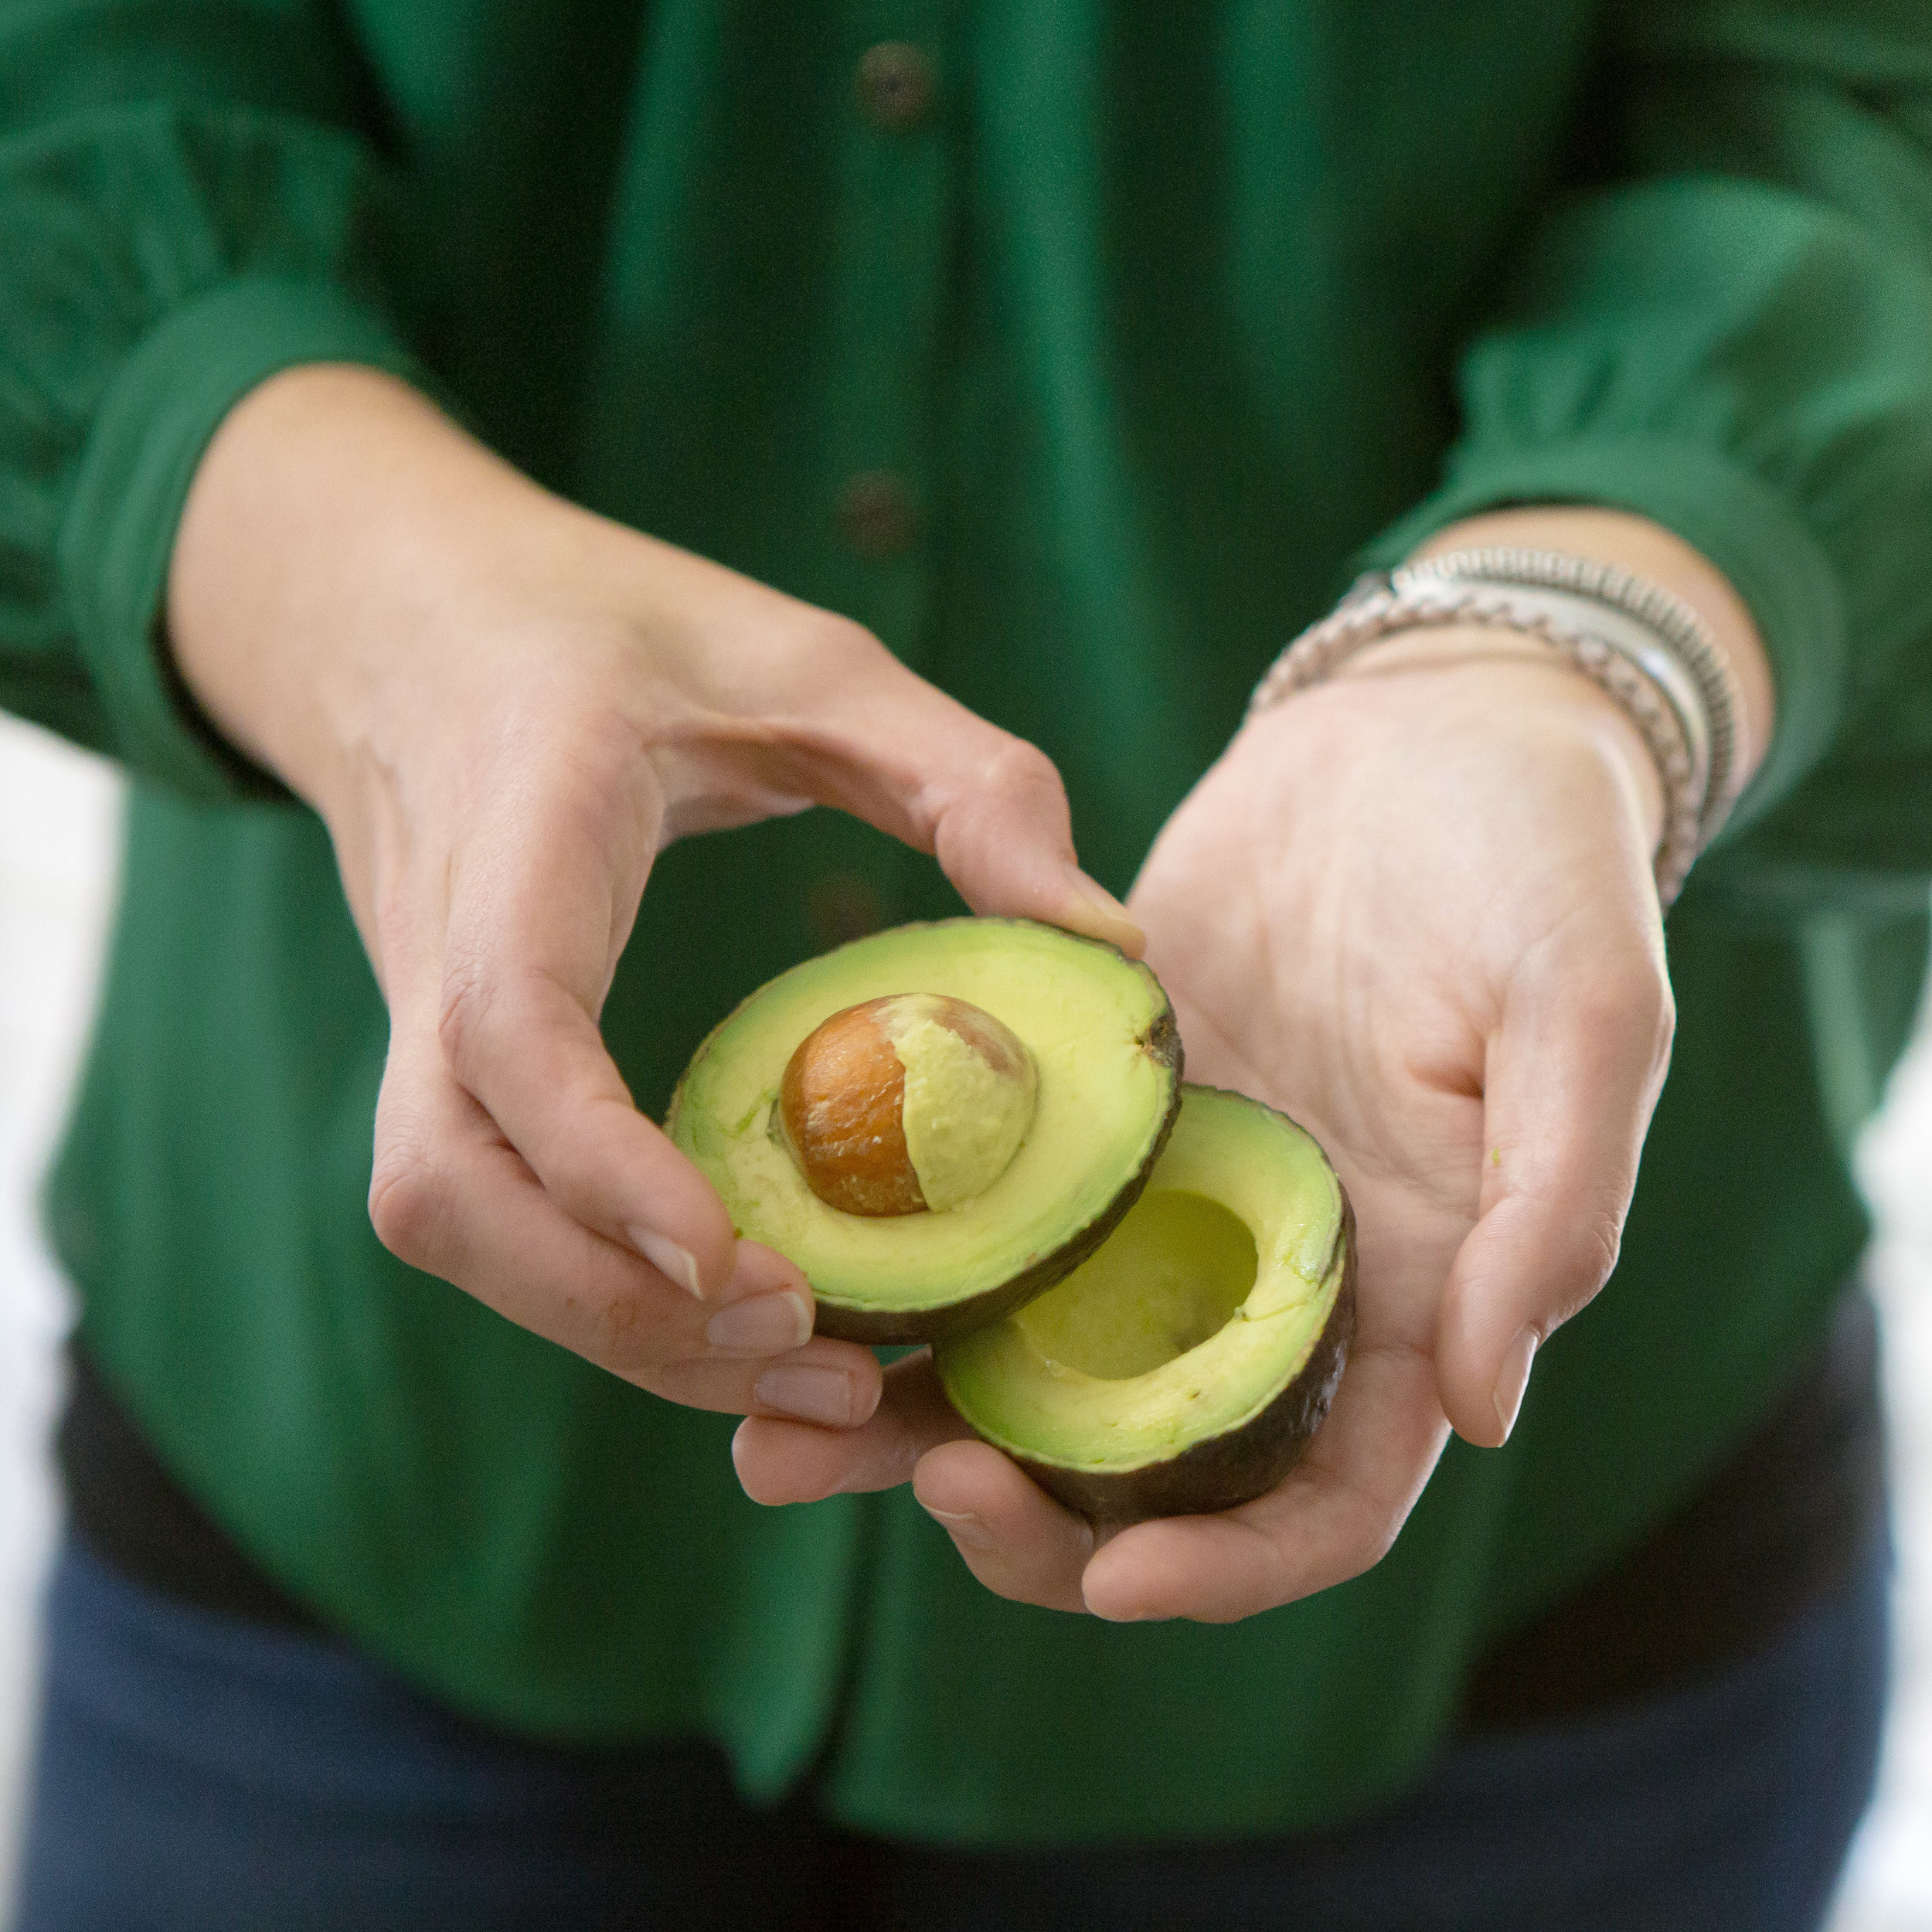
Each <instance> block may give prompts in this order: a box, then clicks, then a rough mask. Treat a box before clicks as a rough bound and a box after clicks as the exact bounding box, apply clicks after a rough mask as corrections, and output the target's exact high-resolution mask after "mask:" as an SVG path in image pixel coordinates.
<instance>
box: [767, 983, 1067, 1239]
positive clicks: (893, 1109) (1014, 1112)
mask: <svg viewBox="0 0 1932 1932" xmlns="http://www.w3.org/2000/svg"><path fill="white" fill-rule="evenodd" d="M1038 1098H1039V1070H1038V1068H1037V1066H1036V1065H1035V1063H1034V1060H1033V1056H1032V1054H1031V1053H1029V1052H1028V1051H1027V1049H1026V1046H1025V1045H1024V1043H1022V1041H1021V1040H1020V1039H1019V1038H1018V1037H1017V1036H1015V1034H1014V1033H1013V1032H1012V1029H1010V1028H1009V1027H1008V1026H1005V1025H1004V1024H1003V1023H1002V1022H1001V1021H999V1020H998V1019H995V1017H994V1016H993V1015H992V1014H991V1013H989V1012H986V1011H985V1009H983V1008H981V1007H978V1006H975V1005H973V1004H971V1002H969V1001H967V1000H963V999H957V998H953V997H951V995H946V994H938V993H897V994H889V995H886V996H884V997H883V998H875V999H869V1000H865V1001H862V1002H860V1003H859V1005H855V1006H848V1007H845V1008H843V1009H841V1010H840V1011H839V1012H835V1013H834V1014H832V1015H831V1016H830V1018H828V1019H826V1020H825V1021H823V1022H821V1024H820V1025H819V1026H817V1027H815V1029H813V1030H812V1031H811V1032H810V1033H809V1034H808V1035H807V1036H806V1037H805V1038H804V1039H803V1040H801V1042H800V1043H799V1044H798V1047H797V1049H795V1050H794V1053H792V1056H791V1059H790V1060H788V1061H787V1063H786V1066H785V1070H784V1078H783V1080H781V1083H780V1088H779V1104H778V1107H777V1114H776V1124H777V1127H778V1129H779V1131H780V1134H781V1138H782V1139H783V1141H784V1145H785V1147H786V1148H787V1150H788V1151H789V1152H790V1153H791V1158H792V1159H793V1160H794V1162H796V1163H797V1165H798V1172H799V1173H800V1174H801V1175H802V1176H803V1178H804V1182H805V1185H807V1186H808V1187H809V1188H810V1189H811V1191H812V1192H813V1193H814V1194H815V1195H816V1196H818V1199H820V1200H821V1201H823V1202H825V1204H826V1206H828V1207H833V1208H836V1209H839V1210H840V1211H841V1212H842V1213H846V1214H855V1215H864V1216H872V1217H879V1218H883V1217H886V1216H896V1215H903V1214H920V1213H931V1212H943V1211H944V1209H948V1208H953V1207H957V1206H961V1205H963V1204H964V1202H968V1201H971V1200H976V1199H978V1197H979V1196H981V1195H982V1194H984V1193H985V1192H986V1190H987V1189H988V1188H989V1187H991V1186H992V1184H993V1183H994V1182H995V1181H996V1180H998V1179H999V1177H1000V1175H1002V1174H1003V1173H1005V1171H1006V1169H1007V1168H1008V1167H1009V1166H1010V1165H1012V1159H1013V1157H1014V1155H1015V1154H1016V1153H1018V1152H1019V1148H1020V1145H1021V1144H1022V1141H1025V1139H1026V1134H1027V1132H1028V1130H1029V1128H1031V1127H1032V1124H1033V1115H1034V1111H1035V1108H1036V1104H1037V1102H1038Z"/></svg>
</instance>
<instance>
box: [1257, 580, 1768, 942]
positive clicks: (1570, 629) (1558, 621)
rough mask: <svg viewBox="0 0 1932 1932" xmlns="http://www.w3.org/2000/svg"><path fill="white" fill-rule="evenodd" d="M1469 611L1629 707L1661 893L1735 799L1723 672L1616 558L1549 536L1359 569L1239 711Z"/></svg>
mask: <svg viewBox="0 0 1932 1932" xmlns="http://www.w3.org/2000/svg"><path fill="white" fill-rule="evenodd" d="M1444 624H1475V625H1481V626H1484V627H1486V628H1495V629H1504V630H1509V631H1519V632H1521V633H1522V634H1525V635H1527V636H1529V637H1532V638H1536V639H1537V640H1538V641H1540V642H1541V643H1543V644H1544V645H1547V646H1548V647H1549V648H1550V649H1551V650H1553V651H1555V652H1556V653H1557V654H1558V655H1560V657H1562V658H1563V659H1564V660H1565V661H1566V662H1567V663H1569V664H1570V665H1572V666H1573V667H1574V668H1576V669H1577V670H1578V671H1580V672H1582V673H1583V675H1584V676H1585V677H1587V678H1588V679H1590V681H1591V682H1593V683H1594V684H1595V685H1597V686H1599V687H1600V689H1602V690H1603V691H1604V692H1607V694H1608V696H1610V697H1611V699H1614V701H1615V702H1616V703H1617V705H1618V706H1621V709H1623V710H1624V712H1625V713H1628V716H1629V717H1630V719H1631V723H1633V724H1634V726H1636V727H1637V730H1638V733H1639V735H1640V736H1641V737H1642V739H1643V740H1644V743H1645V748H1646V749H1647V750H1648V751H1649V753H1650V755H1651V759H1652V760H1654V761H1655V764H1656V767H1657V774H1658V778H1659V780H1660V781H1662V785H1663V791H1664V828H1663V835H1662V838H1661V840H1660V841H1659V842H1658V849H1657V856H1656V862H1655V871H1656V879H1657V893H1658V898H1659V900H1661V901H1662V903H1664V904H1665V905H1666V906H1668V905H1669V904H1670V903H1671V902H1672V900H1674V899H1675V897H1676V896H1677V894H1678V892H1679V889H1680V888H1681V887H1682V885H1683V883H1684V879H1685V874H1687V873H1688V872H1689V870H1690V869H1691V866H1692V862H1694V861H1695V860H1696V857H1697V855H1698V854H1699V852H1702V850H1703V849H1704V847H1705V846H1706V845H1708V844H1709V842H1710V841H1711V840H1712V839H1713V838H1714V837H1715V836H1716V834H1717V832H1718V829H1719V827H1720V826H1721V825H1723V822H1724V820H1725V818H1726V817H1727V816H1728V815H1729V813H1730V808H1731V806H1732V804H1733V801H1735V799H1736V791H1737V784H1736V778H1737V759H1736V721H1737V718H1738V716H1739V712H1740V706H1741V704H1742V698H1741V695H1740V691H1739V688H1738V685H1737V680H1736V674H1735V673H1734V672H1733V671H1732V669H1731V668H1730V664H1729V662H1727V661H1726V658H1725V657H1724V655H1723V652H1722V651H1719V649H1718V648H1717V645H1716V641H1715V640H1714V639H1713V637H1712V636H1711V634H1710V631H1709V628H1708V627H1707V626H1706V624H1705V623H1704V621H1703V620H1702V618H1701V617H1699V616H1698V614H1696V611H1693V610H1692V608H1691V607H1690V606H1689V604H1685V602H1684V601H1683V600H1682V598H1681V597H1675V596H1673V595H1672V594H1671V593H1670V592H1669V591H1668V590H1665V589H1663V588H1662V587H1661V586H1660V585H1658V584H1654V583H1647V582H1645V580H1643V579H1642V578H1641V577H1634V576H1633V575H1632V574H1631V573H1630V572H1629V571H1628V570H1619V569H1617V567H1616V566H1614V565H1611V564H1606V563H1595V562H1593V561H1592V560H1590V559H1588V558H1585V557H1577V556H1567V555H1565V554H1563V553H1561V552H1558V551H1553V550H1529V549H1475V550H1455V551H1450V552H1447V553H1444V555H1442V556H1433V557H1427V558H1424V559H1423V560H1420V562H1417V563H1406V564H1404V565H1403V566H1402V567H1401V568H1400V570H1396V571H1395V572H1393V573H1392V574H1391V575H1389V576H1386V577H1383V576H1375V577H1365V578H1363V579H1362V580H1361V581H1360V582H1359V583H1357V584H1356V585H1355V588H1354V589H1353V590H1351V591H1350V592H1349V595H1348V596H1347V597H1345V598H1343V600H1342V602H1341V603H1340V604H1338V606H1337V607H1335V611H1333V612H1332V614H1330V615H1329V616H1328V617H1325V618H1323V619H1322V620H1321V622H1320V623H1318V624H1314V625H1311V627H1310V628H1308V630H1306V631H1304V632H1303V633H1302V634H1301V636H1300V637H1298V638H1296V639H1295V641H1294V642H1293V643H1292V644H1291V645H1289V646H1288V648H1287V650H1285V651H1283V652H1282V654H1281V656H1280V657H1279V658H1277V659H1276V660H1275V662H1274V665H1272V666H1271V667H1270V668H1269V670H1268V672H1267V675H1265V676H1264V678H1263V679H1262V680H1261V682H1260V684H1258V685H1257V686H1256V687H1255V691H1254V696H1253V698H1252V699H1250V702H1249V706H1248V709H1249V711H1250V714H1252V713H1254V712H1256V711H1261V710H1265V709H1267V707H1268V706H1270V705H1273V704H1276V703H1278V702H1280V701H1281V699H1283V698H1285V697H1287V696H1289V694H1290V693H1291V692H1296V691H1300V690H1302V689H1305V688H1306V687H1307V686H1308V685H1314V684H1319V683H1321V682H1323V681H1324V680H1325V679H1327V678H1329V677H1331V676H1332V675H1334V673H1335V671H1336V670H1338V668H1340V666H1341V665H1342V664H1343V663H1344V662H1345V661H1346V660H1347V659H1349V658H1352V657H1353V656H1354V655H1355V653H1356V652H1357V651H1362V650H1364V649H1366V648H1367V647H1368V646H1369V645H1372V644H1376V643H1378V642H1379V641H1381V640H1382V639H1383V638H1389V637H1393V636H1396V635H1397V634H1400V633H1401V632H1403V631H1414V630H1420V629H1424V628H1434V627H1436V626H1439V625H1444Z"/></svg>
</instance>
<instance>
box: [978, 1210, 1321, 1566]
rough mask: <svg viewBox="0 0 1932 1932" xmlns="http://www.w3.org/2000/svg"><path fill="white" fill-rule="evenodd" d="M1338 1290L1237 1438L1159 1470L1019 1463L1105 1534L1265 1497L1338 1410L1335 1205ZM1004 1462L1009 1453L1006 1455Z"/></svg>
mask: <svg viewBox="0 0 1932 1932" xmlns="http://www.w3.org/2000/svg"><path fill="white" fill-rule="evenodd" d="M1337 1238H1338V1240H1339V1241H1340V1242H1341V1243H1342V1250H1343V1258H1342V1286H1341V1288H1340V1290H1339V1291H1338V1293H1337V1294H1336V1296H1335V1307H1334V1308H1333V1309H1332V1311H1330V1313H1329V1315H1328V1323H1327V1325H1326V1326H1325V1328H1323V1329H1322V1331H1321V1335H1320V1337H1319V1338H1318V1339H1317V1341H1316V1342H1315V1347H1314V1349H1312V1350H1311V1352H1310V1354H1309V1356H1308V1362H1307V1363H1306V1364H1305V1365H1304V1367H1303V1369H1302V1370H1301V1373H1300V1374H1299V1375H1298V1376H1296V1377H1295V1379H1294V1380H1293V1381H1292V1382H1291V1383H1289V1384H1288V1386H1287V1387H1286V1388H1285V1389H1283V1390H1282V1391H1281V1393H1280V1394H1279V1395H1278V1396H1276V1397H1275V1399H1274V1400H1273V1401H1272V1402H1270V1403H1269V1404H1268V1406H1267V1407H1266V1408H1265V1409H1264V1410H1262V1411H1261V1413H1260V1414H1259V1415H1257V1416H1255V1417H1252V1418H1250V1420H1248V1421H1247V1422H1245V1423H1242V1424H1241V1426H1240V1427H1239V1428H1236V1429H1228V1430H1223V1432H1222V1433H1221V1434H1219V1435H1218V1436H1209V1437H1207V1438H1206V1439H1205V1440H1202V1441H1200V1442H1196V1443H1194V1444H1190V1445H1189V1447H1187V1448H1186V1449H1185V1450H1183V1451H1182V1452H1181V1454H1179V1455H1178V1456H1175V1457H1174V1458H1172V1459H1171V1460H1169V1461H1166V1462H1155V1463H1148V1464H1146V1465H1145V1467H1144V1468H1139V1469H1130V1470H1121V1471H1114V1472H1112V1473H1101V1472H1100V1471H1085V1470H1080V1469H1069V1468H1066V1467H1065V1466H1064V1465H1063V1464H1053V1463H1039V1462H1033V1461H1029V1459H1028V1458H1026V1457H1024V1456H1015V1457H1014V1458H1013V1460H1014V1461H1015V1462H1017V1463H1018V1464H1019V1466H1020V1467H1021V1468H1022V1469H1024V1470H1025V1471H1026V1473H1027V1475H1029V1476H1031V1477H1032V1479H1033V1480H1034V1481H1036V1483H1038V1484H1039V1486H1040V1487H1041V1488H1043V1489H1044V1490H1045V1491H1046V1493H1047V1494H1048V1495H1049V1496H1051V1497H1053V1499H1054V1500H1055V1501H1056V1502H1060V1503H1063V1504H1064V1505H1066V1507H1067V1508H1068V1509H1071V1510H1074V1511H1076V1512H1078V1513H1079V1514H1080V1515H1083V1516H1084V1517H1086V1518H1087V1520H1088V1521H1089V1522H1093V1523H1095V1524H1097V1525H1101V1526H1106V1527H1108V1528H1120V1527H1124V1526H1125V1525H1127V1524H1128V1523H1136V1522H1145V1520H1146V1519H1148V1517H1150V1516H1200V1515H1209V1514H1211V1513H1212V1512H1214V1511H1216V1510H1218V1509H1233V1507H1234V1506H1235V1505H1236V1504H1237V1503H1243V1502H1252V1501H1253V1499H1254V1498H1256V1497H1257V1496H1260V1495H1266V1494H1267V1492H1268V1491H1269V1490H1270V1489H1272V1488H1274V1485H1276V1484H1277V1483H1278V1482H1279V1481H1281V1478H1283V1477H1284V1476H1285V1475H1287V1473H1288V1471H1290V1470H1291V1469H1292V1468H1294V1465H1295V1464H1296V1463H1297V1462H1298V1461H1300V1460H1301V1452H1302V1451H1303V1450H1304V1449H1305V1448H1306V1447H1308V1441H1309V1438H1310V1437H1312V1436H1313V1435H1314V1434H1315V1431H1316V1430H1318V1428H1320V1427H1321V1423H1322V1420H1323V1418H1324V1417H1326V1416H1327V1414H1328V1405H1329V1404H1330V1403H1332V1401H1333V1400H1335V1389H1336V1387H1337V1386H1338V1384H1339V1383H1340V1382H1341V1380H1342V1369H1343V1368H1344V1366H1345V1365H1346V1363H1347V1362H1348V1359H1349V1343H1350V1342H1352V1341H1353V1340H1354V1339H1355V1209H1353V1207H1352V1206H1350V1204H1349V1197H1348V1195H1347V1193H1346V1192H1343V1195H1342V1226H1341V1230H1340V1233H1339V1234H1338V1236H1337ZM1007 1453H1008V1454H1009V1455H1010V1454H1012V1451H1010V1450H1009V1451H1007Z"/></svg>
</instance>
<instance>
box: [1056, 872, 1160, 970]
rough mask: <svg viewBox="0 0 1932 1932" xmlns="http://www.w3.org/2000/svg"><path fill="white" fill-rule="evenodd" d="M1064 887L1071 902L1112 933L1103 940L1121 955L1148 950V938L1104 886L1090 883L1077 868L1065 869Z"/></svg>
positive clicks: (1132, 917) (1097, 881)
mask: <svg viewBox="0 0 1932 1932" xmlns="http://www.w3.org/2000/svg"><path fill="white" fill-rule="evenodd" d="M1066 883H1067V885H1068V886H1069V888H1070V889H1071V891H1072V893H1073V897H1074V900H1076V901H1077V903H1079V904H1080V905H1081V906H1084V907H1086V908H1087V910H1089V911H1090V912H1097V913H1099V914H1100V917H1101V918H1102V920H1104V922H1105V923H1106V924H1107V925H1108V926H1109V927H1111V928H1112V929H1113V930H1111V931H1109V932H1108V933H1107V934H1105V935H1104V937H1106V938H1107V939H1108V940H1111V942H1112V944H1114V945H1116V946H1117V947H1120V949H1121V951H1122V952H1124V953H1132V954H1137V955H1138V954H1141V953H1143V952H1145V951H1146V950H1147V934H1145V933H1144V932H1142V931H1141V929H1140V927H1138V925H1137V924H1136V923H1134V915H1133V914H1132V913H1131V912H1129V911H1128V910H1127V908H1126V907H1125V906H1123V905H1122V904H1121V902H1120V901H1119V900H1117V899H1116V898H1115V897H1114V895H1113V894H1112V893H1111V892H1109V891H1108V890H1107V888H1106V887H1105V886H1103V885H1102V884H1101V883H1100V881H1099V880H1098V879H1090V878H1088V876H1087V874H1086V873H1085V872H1082V871H1081V870H1080V867H1079V866H1068V867H1067V869H1066Z"/></svg>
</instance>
